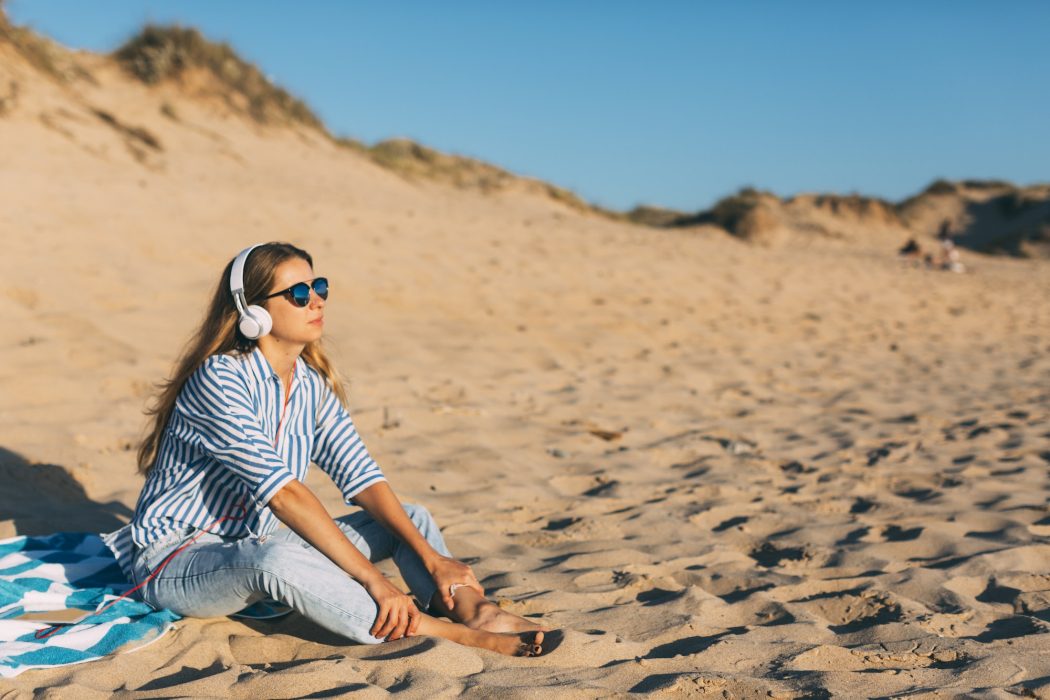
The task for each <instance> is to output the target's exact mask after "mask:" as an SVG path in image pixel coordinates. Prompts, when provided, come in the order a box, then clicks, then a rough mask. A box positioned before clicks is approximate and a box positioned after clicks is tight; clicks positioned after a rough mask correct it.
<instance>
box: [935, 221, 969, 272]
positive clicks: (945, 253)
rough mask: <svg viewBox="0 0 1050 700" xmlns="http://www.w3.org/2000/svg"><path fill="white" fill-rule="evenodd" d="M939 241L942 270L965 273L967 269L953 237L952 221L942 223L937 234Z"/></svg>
mask: <svg viewBox="0 0 1050 700" xmlns="http://www.w3.org/2000/svg"><path fill="white" fill-rule="evenodd" d="M937 240H938V241H940V243H941V259H940V262H939V266H940V268H941V269H942V270H950V271H952V272H965V271H966V268H965V267H964V266H963V264H962V262H960V260H959V249H958V248H956V247H955V239H954V238H953V237H952V223H951V221H950V220H948V219H945V220H944V221H942V222H941V228H940V230H939V231H938V232H937Z"/></svg>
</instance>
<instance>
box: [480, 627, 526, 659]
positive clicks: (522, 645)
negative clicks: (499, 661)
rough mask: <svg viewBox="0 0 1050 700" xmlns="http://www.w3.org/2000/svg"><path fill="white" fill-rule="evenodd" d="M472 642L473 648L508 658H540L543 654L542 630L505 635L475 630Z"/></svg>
mask: <svg viewBox="0 0 1050 700" xmlns="http://www.w3.org/2000/svg"><path fill="white" fill-rule="evenodd" d="M471 642H472V643H471V644H470V645H471V646H476V647H479V648H481V649H488V650H489V651H495V652H497V653H499V654H504V655H506V656H539V655H541V654H542V653H543V632H542V631H541V630H535V631H531V632H508V633H504V634H497V633H493V632H486V631H484V630H474V632H473V635H472V640H471Z"/></svg>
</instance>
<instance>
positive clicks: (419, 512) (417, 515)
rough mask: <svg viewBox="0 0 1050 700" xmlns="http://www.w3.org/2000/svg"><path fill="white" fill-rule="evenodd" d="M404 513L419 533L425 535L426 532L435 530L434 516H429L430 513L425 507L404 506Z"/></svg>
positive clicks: (409, 504)
mask: <svg viewBox="0 0 1050 700" xmlns="http://www.w3.org/2000/svg"><path fill="white" fill-rule="evenodd" d="M403 507H404V509H405V513H407V514H408V519H409V520H411V521H412V524H413V525H415V526H416V527H417V528H418V529H419V531H420V532H422V533H424V534H426V530H427V529H430V528H433V529H434V530H437V521H436V520H434V516H432V515H431V514H430V511H429V510H427V509H426V508H425V507H423V506H420V505H416V504H415V503H405V504H404V506H403Z"/></svg>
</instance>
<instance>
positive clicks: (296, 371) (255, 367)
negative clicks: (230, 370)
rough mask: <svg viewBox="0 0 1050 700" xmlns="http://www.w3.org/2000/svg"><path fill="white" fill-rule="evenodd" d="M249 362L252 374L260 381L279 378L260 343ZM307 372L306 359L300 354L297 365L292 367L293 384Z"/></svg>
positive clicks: (296, 359) (254, 349) (251, 354)
mask: <svg viewBox="0 0 1050 700" xmlns="http://www.w3.org/2000/svg"><path fill="white" fill-rule="evenodd" d="M248 364H249V366H250V367H251V368H252V374H253V375H254V376H255V378H256V379H257V380H258V381H260V382H265V381H267V380H268V379H279V377H278V376H277V372H276V371H275V370H274V368H273V367H271V366H270V361H269V360H267V359H266V355H264V354H263V351H262V350H261V349H260V348H259V346H258V344H256V346H255V347H254V348H253V349H252V351H251V353H250V354H249V355H248ZM305 373H306V360H304V359H303V357H302V355H300V356H299V357H297V358H295V366H294V367H293V368H292V382H293V384H294V383H295V382H297V381H299V380H301V379H302V378H303V375H304V374H305Z"/></svg>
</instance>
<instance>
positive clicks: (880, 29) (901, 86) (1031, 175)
mask: <svg viewBox="0 0 1050 700" xmlns="http://www.w3.org/2000/svg"><path fill="white" fill-rule="evenodd" d="M7 7H8V13H9V15H10V17H11V19H12V20H13V21H14V22H15V23H17V24H28V25H30V26H32V27H34V28H35V29H37V30H38V31H40V32H42V33H44V34H46V35H48V36H51V37H53V38H55V39H57V40H58V41H60V42H62V43H64V44H66V45H68V46H73V47H77V48H86V49H91V50H94V51H109V50H112V49H114V48H116V47H117V46H118V45H120V44H121V43H122V42H123V41H124V40H125V39H127V38H129V37H130V36H131V35H132V34H134V33H135V32H136V31H137V30H138V28H140V27H141V25H142V24H143V23H145V22H147V21H153V22H179V23H182V24H184V25H189V26H194V27H197V28H199V29H200V30H201V31H203V32H204V33H205V35H207V36H208V37H210V38H212V39H217V40H224V41H228V42H229V43H230V44H232V45H233V47H234V48H235V49H236V50H237V51H238V52H240V53H241V55H242V56H244V57H245V58H246V59H248V60H250V61H253V62H254V63H256V64H257V65H259V66H260V68H262V70H263V71H264V72H265V73H267V74H269V75H270V76H271V77H272V78H273V79H274V80H275V81H276V82H277V83H279V84H280V85H282V86H283V87H285V88H286V89H288V90H289V91H290V92H292V93H293V94H296V95H298V96H300V97H302V98H303V99H304V100H305V101H306V102H307V103H308V104H310V105H311V106H312V107H313V108H314V110H315V111H316V112H317V113H318V114H319V115H320V116H321V117H322V119H324V121H325V122H326V123H327V124H328V126H329V128H330V129H331V130H332V131H333V132H335V133H337V134H341V135H347V136H353V137H356V138H359V139H362V140H364V141H366V142H374V141H376V140H380V139H383V138H388V137H392V136H407V137H410V138H413V139H416V140H418V141H420V142H422V143H425V144H427V145H430V146H433V147H435V148H438V149H441V150H444V151H449V152H454V153H460V154H465V155H470V156H475V157H478V158H481V159H483V160H487V161H490V162H493V163H496V164H498V165H501V166H503V167H505V168H508V169H510V170H512V171H514V172H518V173H522V174H526V175H532V176H535V177H539V178H542V179H545V180H549V181H551V182H553V183H555V184H558V185H562V186H565V187H569V188H570V189H573V190H575V191H576V192H577V193H579V194H580V195H581V196H583V197H584V198H586V199H588V200H590V201H593V202H596V203H598V204H602V205H605V206H610V207H613V208H617V209H626V208H629V207H631V206H634V205H635V204H637V203H649V204H657V205H664V206H670V207H674V208H677V209H683V210H688V211H695V210H697V209H701V208H706V207H708V206H710V205H711V204H712V203H713V202H714V201H715V200H716V199H717V198H719V197H721V196H723V195H726V194H729V193H731V192H733V191H735V190H736V189H738V188H739V187H741V186H744V185H752V186H755V187H760V188H763V189H771V190H773V191H775V192H777V193H778V194H781V195H790V194H794V193H796V192H800V191H815V190H816V191H832V192H852V191H858V192H861V193H864V194H871V195H877V196H882V197H887V198H890V199H898V198H901V197H903V196H906V195H908V194H911V193H914V192H916V191H917V190H919V189H921V188H922V187H924V186H925V185H926V184H928V183H929V182H930V181H931V180H933V179H934V178H937V177H948V178H951V179H957V178H966V177H979V178H1003V179H1008V180H1013V181H1015V182H1018V183H1022V184H1024V183H1032V182H1045V181H1048V180H1050V2H1045V1H1031V2H1026V1H1024V0H1015V1H1013V2H1007V3H996V2H990V1H989V2H984V3H977V2H967V1H965V0H957V1H953V2H948V1H944V2H939V1H933V0H930V1H925V2H914V1H910V2H897V1H892V0H885V1H883V2H870V3H865V4H863V5H862V4H861V3H857V2H841V1H839V2H817V1H811V2H787V1H779V0H776V1H775V0H769V1H764V2H763V1H754V2H729V1H728V0H727V1H726V2H719V3H716V2H703V1H701V0H691V1H690V0H687V1H683V2H640V1H639V2H613V1H609V2H598V1H596V0H591V1H584V0H575V1H573V0H565V1H561V2H559V1H555V0H532V1H531V2H519V3H510V2H491V1H489V2H457V1H455V0H450V1H449V2H335V1H330V2H322V1H319V0H301V1H297V2H291V1H288V2H277V1H276V0H254V1H253V2H234V1H233V0H225V1H219V0H178V1H177V2H176V1H174V0H169V1H168V2H153V1H150V0H92V1H91V2H84V0H8V5H7Z"/></svg>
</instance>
